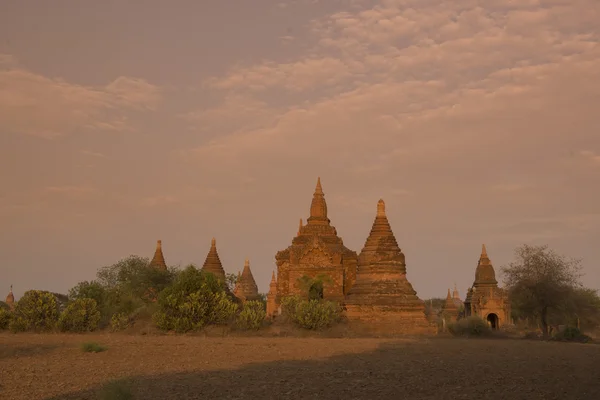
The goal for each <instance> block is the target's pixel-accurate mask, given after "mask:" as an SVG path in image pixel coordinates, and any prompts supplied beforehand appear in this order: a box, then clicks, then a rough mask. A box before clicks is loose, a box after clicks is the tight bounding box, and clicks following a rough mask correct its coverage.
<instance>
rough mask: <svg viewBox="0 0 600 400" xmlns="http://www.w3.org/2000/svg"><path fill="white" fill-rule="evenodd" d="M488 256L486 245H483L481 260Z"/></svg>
mask: <svg viewBox="0 0 600 400" xmlns="http://www.w3.org/2000/svg"><path fill="white" fill-rule="evenodd" d="M487 256H488V255H487V250H486V248H485V244H482V245H481V258H484V257H485V258H487Z"/></svg>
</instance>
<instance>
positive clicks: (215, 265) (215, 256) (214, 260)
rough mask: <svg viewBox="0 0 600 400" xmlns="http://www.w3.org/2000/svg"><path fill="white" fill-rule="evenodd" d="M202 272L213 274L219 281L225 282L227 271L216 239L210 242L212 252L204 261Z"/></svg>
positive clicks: (209, 252) (210, 251)
mask: <svg viewBox="0 0 600 400" xmlns="http://www.w3.org/2000/svg"><path fill="white" fill-rule="evenodd" d="M202 271H205V272H211V273H212V274H213V275H214V276H215V277H216V278H217V279H220V280H221V281H223V282H225V270H224V269H223V264H221V259H220V258H219V253H218V252H217V241H216V240H215V238H212V240H211V241H210V250H209V251H208V254H207V255H206V260H204V265H203V266H202Z"/></svg>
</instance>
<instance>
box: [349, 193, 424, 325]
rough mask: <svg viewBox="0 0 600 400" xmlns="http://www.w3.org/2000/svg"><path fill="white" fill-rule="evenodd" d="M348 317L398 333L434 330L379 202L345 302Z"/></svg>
mask: <svg viewBox="0 0 600 400" xmlns="http://www.w3.org/2000/svg"><path fill="white" fill-rule="evenodd" d="M345 305H346V316H347V317H348V319H349V320H359V321H361V322H366V323H369V324H374V323H375V324H377V325H379V326H383V325H388V326H389V327H390V328H392V330H393V331H394V332H395V333H408V332H411V333H418V332H422V333H426V332H430V331H431V330H432V326H431V324H430V322H429V321H428V320H427V318H426V316H425V304H424V303H423V301H422V300H421V299H419V298H418V297H417V292H416V291H415V290H414V289H413V287H412V285H411V284H410V282H409V281H408V280H407V278H406V262H405V256H404V253H402V251H401V250H400V247H399V246H398V243H397V241H396V238H395V236H394V233H393V232H392V228H391V226H390V224H389V222H388V219H387V216H386V213H385V203H384V201H383V200H379V202H378V203H377V215H376V216H375V221H374V222H373V227H372V228H371V233H370V234H369V237H368V238H367V240H366V242H365V245H364V247H363V249H362V251H361V252H360V255H359V256H358V271H357V276H356V283H355V285H354V286H353V287H352V288H351V289H350V291H349V293H348V296H347V297H346V301H345Z"/></svg>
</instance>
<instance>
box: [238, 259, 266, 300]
mask: <svg viewBox="0 0 600 400" xmlns="http://www.w3.org/2000/svg"><path fill="white" fill-rule="evenodd" d="M233 294H234V295H235V297H237V298H238V299H240V300H241V301H242V302H244V301H252V300H258V299H260V295H259V294H258V286H257V285H256V281H255V280H254V276H252V271H251V270H250V261H249V260H248V259H246V261H245V262H244V270H243V271H242V273H241V274H240V275H238V280H237V282H236V285H235V290H234V291H233Z"/></svg>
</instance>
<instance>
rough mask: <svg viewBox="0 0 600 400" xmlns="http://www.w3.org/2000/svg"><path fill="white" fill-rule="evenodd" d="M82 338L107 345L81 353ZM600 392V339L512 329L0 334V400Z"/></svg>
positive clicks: (599, 395)
mask: <svg viewBox="0 0 600 400" xmlns="http://www.w3.org/2000/svg"><path fill="white" fill-rule="evenodd" d="M83 342H97V343H99V344H101V345H104V346H106V347H107V350H106V351H104V352H102V353H84V352H82V351H81V349H80V345H81V344H82V343H83ZM119 378H131V379H130V380H129V382H130V383H129V384H130V387H131V390H132V391H133V392H134V394H135V398H136V399H561V400H564V399H579V400H581V399H591V400H593V399H600V346H598V345H595V344H585V345H584V344H564V343H546V342H534V341H525V340H510V339H486V340H484V339H470V340H468V339H454V338H431V339H423V338H420V339H403V340H399V339H395V340H392V339H390V340H386V339H323V338H314V339H311V338H306V339H305V338H261V337H256V338H239V337H225V338H203V337H189V336H127V335H117V334H93V335H84V336H79V335H35V334H19V335H13V334H9V333H2V334H0V385H1V387H0V399H2V400H19V399H23V400H34V399H97V398H99V397H98V391H99V390H100V388H101V387H102V385H103V384H106V382H109V381H111V380H114V379H119Z"/></svg>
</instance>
